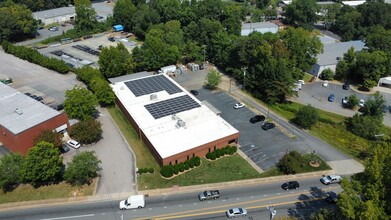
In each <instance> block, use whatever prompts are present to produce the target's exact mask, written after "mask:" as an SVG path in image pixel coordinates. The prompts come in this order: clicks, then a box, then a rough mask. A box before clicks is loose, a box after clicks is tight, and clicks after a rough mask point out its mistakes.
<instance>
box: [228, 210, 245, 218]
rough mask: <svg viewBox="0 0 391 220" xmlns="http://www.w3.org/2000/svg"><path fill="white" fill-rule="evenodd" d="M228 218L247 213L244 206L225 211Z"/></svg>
mask: <svg viewBox="0 0 391 220" xmlns="http://www.w3.org/2000/svg"><path fill="white" fill-rule="evenodd" d="M226 214H227V217H228V218H236V217H241V216H246V215H247V210H246V209H244V208H234V209H229V210H227V212H226Z"/></svg>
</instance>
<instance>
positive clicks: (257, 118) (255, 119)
mask: <svg viewBox="0 0 391 220" xmlns="http://www.w3.org/2000/svg"><path fill="white" fill-rule="evenodd" d="M265 119H266V117H265V116H263V115H256V116H254V117H252V118H250V123H251V124H255V123H257V122H260V121H265Z"/></svg>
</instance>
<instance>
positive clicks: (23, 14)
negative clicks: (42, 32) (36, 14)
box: [0, 4, 37, 41]
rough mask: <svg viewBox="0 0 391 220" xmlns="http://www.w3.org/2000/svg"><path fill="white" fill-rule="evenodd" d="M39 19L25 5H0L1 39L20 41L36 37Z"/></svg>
mask: <svg viewBox="0 0 391 220" xmlns="http://www.w3.org/2000/svg"><path fill="white" fill-rule="evenodd" d="M36 32H37V21H36V20H35V19H34V18H33V14H32V12H31V11H30V9H28V8H27V7H26V6H25V5H16V4H12V5H9V6H8V7H0V41H3V40H8V41H20V40H24V39H26V38H29V37H35V33H36Z"/></svg>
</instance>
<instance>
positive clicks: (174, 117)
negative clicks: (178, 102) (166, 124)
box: [171, 114, 181, 120]
mask: <svg viewBox="0 0 391 220" xmlns="http://www.w3.org/2000/svg"><path fill="white" fill-rule="evenodd" d="M171 118H172V120H181V119H180V118H179V117H178V116H176V115H175V114H174V115H172V116H171Z"/></svg>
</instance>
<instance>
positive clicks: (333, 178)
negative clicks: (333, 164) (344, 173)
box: [320, 175, 342, 185]
mask: <svg viewBox="0 0 391 220" xmlns="http://www.w3.org/2000/svg"><path fill="white" fill-rule="evenodd" d="M341 180H342V177H341V176H338V175H326V176H323V177H322V179H320V181H321V182H322V183H323V184H325V185H329V184H332V183H339V182H341Z"/></svg>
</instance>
